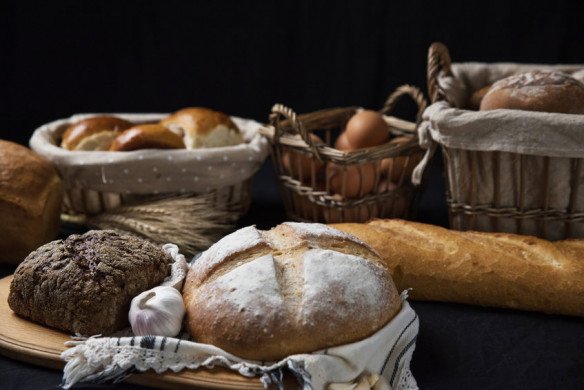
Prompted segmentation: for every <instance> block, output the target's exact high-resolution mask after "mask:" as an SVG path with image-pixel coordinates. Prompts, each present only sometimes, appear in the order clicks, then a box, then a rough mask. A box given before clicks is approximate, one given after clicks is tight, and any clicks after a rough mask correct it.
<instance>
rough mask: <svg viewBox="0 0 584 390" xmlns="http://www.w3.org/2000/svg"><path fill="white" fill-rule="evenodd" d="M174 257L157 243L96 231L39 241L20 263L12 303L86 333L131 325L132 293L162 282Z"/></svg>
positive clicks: (22, 311)
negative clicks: (38, 246) (41, 243)
mask: <svg viewBox="0 0 584 390" xmlns="http://www.w3.org/2000/svg"><path fill="white" fill-rule="evenodd" d="M171 263H172V258H171V257H170V256H169V255H167V254H166V253H165V252H164V251H163V250H162V249H161V248H159V247H158V246H156V245H154V244H152V243H150V242H148V241H145V240H142V239H140V238H137V237H134V236H130V235H122V234H119V233H117V232H115V231H111V230H92V231H89V232H87V233H85V234H83V235H71V236H69V237H68V238H67V239H65V240H57V241H53V242H50V243H48V244H46V245H43V246H41V247H40V248H38V249H37V250H36V251H34V252H32V253H31V254H29V255H28V257H27V258H26V259H25V260H24V261H23V262H22V263H21V264H20V265H19V267H18V268H17V269H16V272H15V274H14V279H13V280H12V283H11V285H10V294H9V297H8V304H9V305H10V308H11V309H12V310H13V311H14V312H15V313H16V314H18V315H20V316H22V317H25V318H28V319H30V320H32V321H35V322H39V323H41V324H43V325H48V326H51V327H54V328H57V329H61V330H64V331H68V332H71V333H79V334H82V335H87V336H89V335H94V334H103V335H106V334H110V333H112V332H115V331H117V330H120V329H123V328H124V327H126V326H127V325H128V310H129V306H130V302H131V300H132V298H134V297H135V296H136V295H138V294H139V293H141V292H142V291H145V290H148V289H150V288H152V287H154V286H156V285H158V284H160V283H161V282H162V281H163V280H164V278H165V277H166V276H167V275H168V274H169V273H170V264H171Z"/></svg>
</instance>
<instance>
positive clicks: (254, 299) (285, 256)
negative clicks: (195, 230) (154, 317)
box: [183, 223, 401, 361]
mask: <svg viewBox="0 0 584 390" xmlns="http://www.w3.org/2000/svg"><path fill="white" fill-rule="evenodd" d="M183 298H184V301H185V305H186V309H187V318H186V324H187V328H188V330H189V332H190V333H191V335H192V336H193V338H194V339H195V340H196V341H197V342H202V343H207V344H213V345H216V346H218V347H219V348H222V349H224V350H226V351H227V352H230V353H232V354H234V355H237V356H239V357H242V358H246V359H252V360H258V361H274V360H278V359H281V358H284V357H286V356H289V355H293V354H297V353H308V352H312V351H316V350H321V349H325V348H328V347H332V346H336V345H342V344H346V343H350V342H354V341H358V340H361V339H363V338H366V337H368V336H370V335H371V334H373V333H375V332H376V331H377V330H379V329H380V328H382V327H383V326H384V325H385V324H386V323H387V322H389V320H390V319H391V318H393V317H394V316H395V315H396V314H397V312H398V311H399V309H400V307H401V300H400V298H399V294H398V293H397V290H396V288H395V285H394V284H393V282H392V280H391V277H390V276H389V272H388V270H387V269H386V268H385V266H384V265H383V263H382V261H381V259H380V258H379V257H378V256H377V254H376V253H375V252H374V251H373V250H372V249H371V248H370V247H368V246H367V245H365V244H364V243H362V242H361V241H359V240H358V239H356V238H355V237H352V236H351V235H348V234H345V233H341V232H339V231H336V230H334V229H330V228H327V227H326V226H324V225H320V224H297V223H285V224H282V225H279V226H278V227H276V228H274V229H272V230H270V231H260V230H257V229H256V228H255V227H253V226H250V227H247V228H244V229H241V230H239V231H237V232H235V233H233V234H231V235H229V236H226V237H224V238H223V239H222V240H220V241H219V242H217V243H216V244H215V245H213V246H212V247H211V248H210V249H209V250H208V251H207V252H205V253H204V254H203V255H202V256H201V258H199V259H198V260H197V261H196V262H195V263H194V265H193V266H191V269H190V270H189V273H188V275H187V279H186V282H185V287H184V289H183Z"/></svg>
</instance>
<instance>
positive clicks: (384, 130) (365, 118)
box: [345, 110, 389, 149]
mask: <svg viewBox="0 0 584 390" xmlns="http://www.w3.org/2000/svg"><path fill="white" fill-rule="evenodd" d="M388 130H389V128H388V126H387V123H385V121H384V120H383V116H382V115H381V114H380V113H378V112H376V111H371V110H363V111H361V112H358V113H356V114H355V115H353V116H352V117H351V119H349V122H347V126H346V127H345V135H346V137H347V141H348V143H349V144H350V145H351V146H353V147H355V148H356V149H361V148H369V147H372V146H378V145H381V144H384V143H385V142H387V139H388V138H389V131H388Z"/></svg>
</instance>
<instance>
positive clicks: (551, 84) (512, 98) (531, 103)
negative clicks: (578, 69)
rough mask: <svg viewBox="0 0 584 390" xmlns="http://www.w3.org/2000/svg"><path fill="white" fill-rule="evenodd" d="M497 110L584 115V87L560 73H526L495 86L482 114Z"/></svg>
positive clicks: (487, 95)
mask: <svg viewBox="0 0 584 390" xmlns="http://www.w3.org/2000/svg"><path fill="white" fill-rule="evenodd" d="M498 108H506V109H514V110H527V111H544V112H557V113H565V114H584V84H583V83H582V82H580V81H578V80H576V79H575V78H573V77H571V76H570V75H568V74H565V73H561V72H540V71H534V72H527V73H521V74H516V75H513V76H509V77H507V78H504V79H501V80H499V81H497V82H495V83H494V84H493V85H492V86H491V88H490V89H489V90H488V92H487V93H486V94H485V95H484V97H483V98H482V100H481V102H480V109H481V111H484V110H495V109H498Z"/></svg>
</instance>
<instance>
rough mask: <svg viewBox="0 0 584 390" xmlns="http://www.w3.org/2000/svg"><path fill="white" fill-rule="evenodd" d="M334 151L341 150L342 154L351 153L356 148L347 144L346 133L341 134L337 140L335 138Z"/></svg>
mask: <svg viewBox="0 0 584 390" xmlns="http://www.w3.org/2000/svg"><path fill="white" fill-rule="evenodd" d="M335 149H337V150H342V151H344V152H351V151H353V150H356V149H357V148H356V147H354V146H353V145H351V144H350V143H349V140H348V139H347V133H341V135H339V138H337V140H336V141H335Z"/></svg>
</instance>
